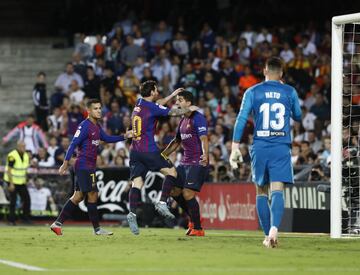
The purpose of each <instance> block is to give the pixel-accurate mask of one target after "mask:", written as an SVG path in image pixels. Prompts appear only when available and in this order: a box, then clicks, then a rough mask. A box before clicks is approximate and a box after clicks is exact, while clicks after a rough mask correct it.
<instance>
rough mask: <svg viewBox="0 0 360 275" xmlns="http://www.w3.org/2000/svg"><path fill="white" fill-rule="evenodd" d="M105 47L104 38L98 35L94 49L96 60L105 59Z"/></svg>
mask: <svg viewBox="0 0 360 275" xmlns="http://www.w3.org/2000/svg"><path fill="white" fill-rule="evenodd" d="M105 50H106V48H105V45H104V44H103V43H102V36H101V35H100V34H97V35H96V44H95V45H94V47H93V56H94V57H95V58H99V57H104V55H105Z"/></svg>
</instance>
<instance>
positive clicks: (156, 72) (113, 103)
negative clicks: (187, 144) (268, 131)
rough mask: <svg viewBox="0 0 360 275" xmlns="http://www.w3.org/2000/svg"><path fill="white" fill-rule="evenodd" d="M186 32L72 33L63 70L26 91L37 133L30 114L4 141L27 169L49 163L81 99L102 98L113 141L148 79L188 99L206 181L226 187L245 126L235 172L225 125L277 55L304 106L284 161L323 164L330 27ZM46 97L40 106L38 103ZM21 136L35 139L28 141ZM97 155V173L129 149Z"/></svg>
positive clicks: (248, 138)
mask: <svg viewBox="0 0 360 275" xmlns="http://www.w3.org/2000/svg"><path fill="white" fill-rule="evenodd" d="M190 33H192V34H193V33H194V31H193V30H191V32H190V30H189V25H188V24H187V22H184V18H183V17H179V18H178V19H177V21H176V23H175V24H173V25H168V24H167V22H165V21H160V22H157V23H156V24H152V23H150V22H149V21H145V20H143V21H142V20H139V21H136V20H133V21H132V20H130V19H126V20H123V21H120V22H116V23H115V24H114V26H113V28H112V29H111V30H109V32H108V33H104V34H97V35H93V34H81V35H80V36H79V39H78V40H79V41H78V43H77V44H76V45H75V48H74V53H73V56H72V61H68V60H66V57H65V59H64V66H65V68H64V69H65V71H64V72H63V73H61V74H59V76H58V78H57V79H56V82H55V83H54V84H53V83H48V87H46V86H44V84H43V83H44V80H43V79H44V78H45V73H46V72H45V73H42V72H41V73H39V75H38V83H37V84H36V85H35V90H40V91H38V92H36V93H35V91H34V104H35V108H36V120H37V123H38V125H40V126H41V128H42V130H41V129H40V128H39V126H34V125H35V124H33V122H32V121H31V117H29V118H28V120H27V122H24V123H21V124H19V125H18V126H17V127H16V128H15V129H13V130H12V131H11V132H10V133H9V134H8V135H6V136H5V137H4V138H3V142H7V141H8V140H9V139H11V138H12V137H14V136H15V134H19V137H20V139H23V140H24V141H25V143H26V147H27V148H28V149H29V150H31V152H32V155H33V156H32V158H33V161H32V164H33V165H35V166H36V165H37V166H40V167H49V166H58V165H59V164H61V163H62V160H63V157H64V152H65V151H66V149H67V147H68V146H69V139H70V140H71V138H72V136H73V135H74V133H75V131H76V129H77V126H78V124H79V123H80V122H81V121H82V120H83V119H84V118H85V117H86V115H87V114H86V108H85V107H84V106H86V101H87V99H88V98H99V99H100V100H101V102H102V106H103V109H102V110H103V117H104V119H103V121H102V127H103V129H104V130H105V131H106V132H107V133H108V134H110V135H119V134H121V133H124V132H125V130H126V129H127V128H129V127H130V113H131V111H132V108H133V106H134V103H135V101H136V99H137V98H138V97H139V92H138V88H139V83H141V82H143V81H145V80H156V81H157V82H158V83H159V88H160V91H161V93H162V96H167V95H168V94H169V93H170V92H171V91H173V90H174V89H176V88H178V87H184V88H186V90H188V91H190V92H192V93H193V95H194V96H195V98H196V104H197V105H198V106H199V107H200V109H201V112H202V113H203V114H204V115H205V117H206V119H207V122H208V126H209V134H208V135H209V141H210V166H211V174H210V178H209V180H210V181H232V180H234V179H235V177H236V179H237V180H240V181H248V180H250V155H249V151H250V146H251V144H252V138H253V135H252V131H253V124H252V121H251V120H249V121H248V124H247V127H246V130H245V134H244V135H243V138H242V141H241V142H242V145H241V151H242V154H243V158H244V163H243V164H242V165H241V166H240V169H239V171H238V174H237V175H234V174H233V172H232V171H231V169H230V166H229V163H228V159H229V153H230V149H231V148H230V147H231V142H230V140H231V137H232V130H233V126H234V123H235V119H236V116H237V113H238V111H239V107H240V105H241V101H242V97H243V94H244V92H245V90H246V89H247V88H249V87H251V86H252V85H255V84H256V83H259V82H261V81H262V80H263V79H262V69H263V65H264V62H265V60H266V59H267V58H268V57H270V56H280V57H281V58H282V59H283V61H284V64H285V76H284V78H283V81H284V82H285V83H288V84H290V85H292V86H294V87H295V88H296V89H297V91H298V94H299V98H300V99H301V105H302V109H303V119H302V123H296V122H293V131H292V134H293V139H294V143H293V147H292V162H293V164H294V165H303V164H320V165H322V166H323V167H324V168H326V167H328V165H329V163H330V154H331V153H330V138H329V135H330V95H331V93H330V89H331V87H330V46H331V39H330V25H329V26H327V25H326V26H320V27H316V26H315V25H314V24H312V23H309V24H308V26H307V27H303V28H298V29H297V28H295V27H293V26H292V27H289V26H280V27H278V26H277V27H273V28H266V27H260V28H254V27H253V26H252V25H250V24H248V25H245V26H234V25H233V24H232V23H230V22H223V24H220V25H219V26H211V24H210V23H208V22H205V23H204V24H203V25H202V27H201V28H200V29H198V30H197V35H190ZM89 36H92V37H93V38H95V37H96V41H95V42H91V39H88V38H86V37H89ZM69 58H70V57H69ZM67 61H68V62H67ZM66 62H67V63H66ZM65 64H66V65H65ZM53 89H54V91H53ZM46 90H47V92H48V95H47V97H48V98H49V100H48V101H49V102H48V104H47V102H46V101H45V102H44V98H45V100H46ZM50 91H51V93H50ZM45 113H47V117H46V121H45V120H44V114H45ZM178 122H179V119H177V118H170V119H162V120H161V121H160V123H159V125H158V129H157V131H156V133H157V134H156V140H157V142H158V145H159V147H160V148H165V147H166V145H167V144H168V143H169V142H170V141H171V140H172V138H173V137H174V136H175V130H176V127H177V125H178ZM43 132H45V135H43ZM30 134H31V135H33V136H34V137H35V138H36V139H32V138H29V137H28V135H30ZM43 136H46V139H45V140H42V137H43ZM38 140H39V141H40V143H41V145H40V143H39V142H38ZM100 148H101V152H99V154H98V159H97V166H98V167H100V168H102V167H121V166H128V165H129V143H117V144H104V145H102V146H101V147H100ZM180 156H181V151H179V152H178V154H177V155H172V156H171V157H172V161H173V162H174V163H175V164H178V162H179V159H180Z"/></svg>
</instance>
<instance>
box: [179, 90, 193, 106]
mask: <svg viewBox="0 0 360 275" xmlns="http://www.w3.org/2000/svg"><path fill="white" fill-rule="evenodd" d="M178 96H181V97H183V98H184V99H185V101H187V102H191V105H193V104H194V95H193V94H192V92H189V91H186V90H184V91H181V92H180V93H178Z"/></svg>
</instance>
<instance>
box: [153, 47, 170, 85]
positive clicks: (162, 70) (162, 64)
mask: <svg viewBox="0 0 360 275" xmlns="http://www.w3.org/2000/svg"><path fill="white" fill-rule="evenodd" d="M151 70H152V73H153V75H154V77H155V78H156V79H157V80H158V84H159V85H160V86H161V87H162V88H164V89H166V88H167V87H168V83H169V80H170V74H171V62H170V60H169V58H168V57H167V55H166V51H165V50H164V49H161V50H160V51H159V55H158V56H157V57H155V58H154V59H153V60H152V61H151Z"/></svg>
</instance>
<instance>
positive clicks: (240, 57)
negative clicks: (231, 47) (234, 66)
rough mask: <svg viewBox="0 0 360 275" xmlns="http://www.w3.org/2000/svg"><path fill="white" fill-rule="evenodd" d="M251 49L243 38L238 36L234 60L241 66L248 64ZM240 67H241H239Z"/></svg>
mask: <svg viewBox="0 0 360 275" xmlns="http://www.w3.org/2000/svg"><path fill="white" fill-rule="evenodd" d="M250 54H251V50H250V48H249V47H248V45H247V41H246V39H245V38H240V39H239V42H238V44H237V48H236V50H235V54H234V55H235V60H236V61H237V62H238V63H239V64H240V65H242V66H245V65H249V62H250ZM240 69H242V67H241V68H240Z"/></svg>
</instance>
